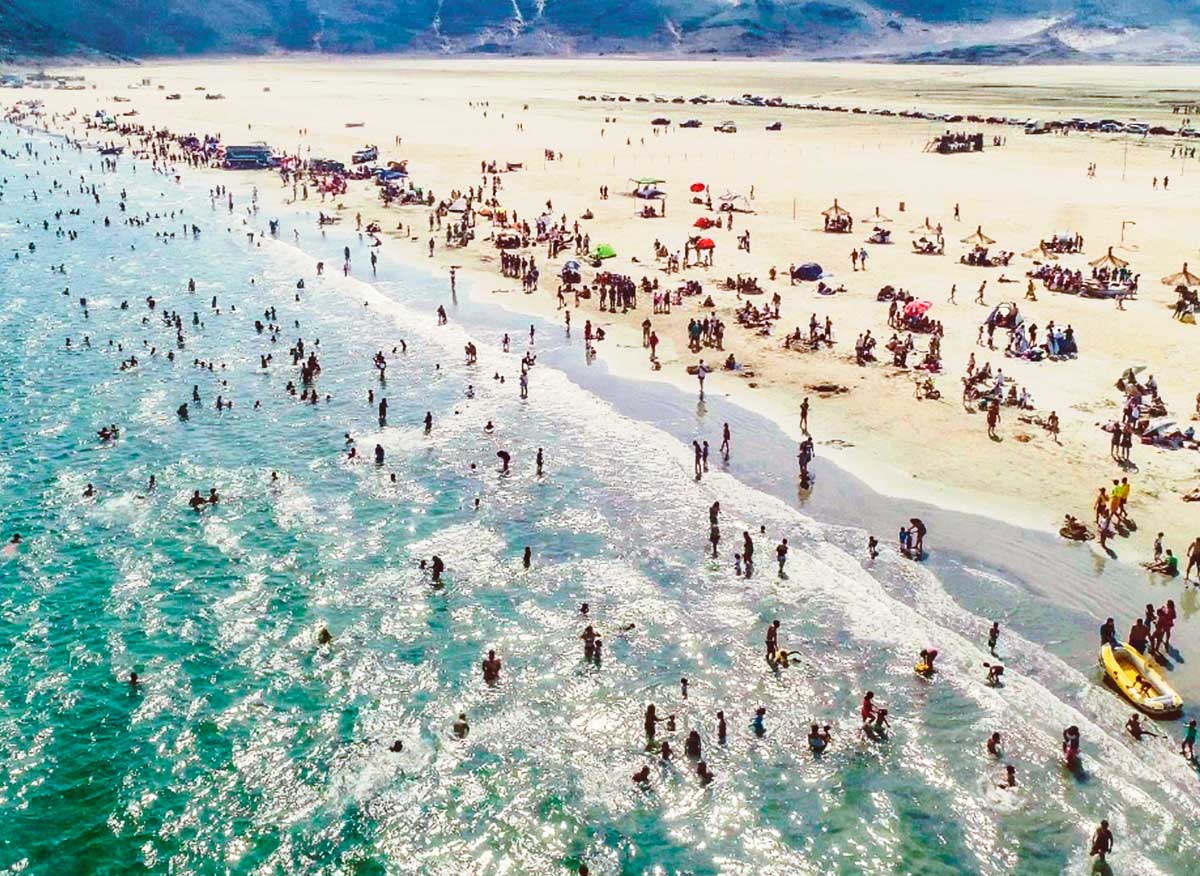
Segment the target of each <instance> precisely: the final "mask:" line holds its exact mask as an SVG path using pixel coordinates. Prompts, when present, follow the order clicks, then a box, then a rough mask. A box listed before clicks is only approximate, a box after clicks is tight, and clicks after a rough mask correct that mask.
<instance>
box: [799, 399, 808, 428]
mask: <svg viewBox="0 0 1200 876" xmlns="http://www.w3.org/2000/svg"><path fill="white" fill-rule="evenodd" d="M800 431H802V432H803V433H804V434H805V435H807V434H808V396H805V397H804V401H802V402H800Z"/></svg>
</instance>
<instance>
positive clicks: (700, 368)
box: [696, 359, 708, 401]
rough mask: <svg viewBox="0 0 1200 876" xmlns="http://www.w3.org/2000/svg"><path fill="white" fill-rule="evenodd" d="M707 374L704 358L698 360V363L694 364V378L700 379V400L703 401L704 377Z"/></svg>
mask: <svg viewBox="0 0 1200 876" xmlns="http://www.w3.org/2000/svg"><path fill="white" fill-rule="evenodd" d="M707 376H708V366H707V365H705V364H704V360H703V359H701V360H700V364H699V365H697V366H696V379H697V380H699V381H700V400H701V401H704V378H705V377H707Z"/></svg>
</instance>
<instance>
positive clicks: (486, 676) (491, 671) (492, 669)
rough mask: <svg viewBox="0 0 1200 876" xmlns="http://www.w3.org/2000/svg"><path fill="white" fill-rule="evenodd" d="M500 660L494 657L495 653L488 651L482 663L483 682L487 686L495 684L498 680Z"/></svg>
mask: <svg viewBox="0 0 1200 876" xmlns="http://www.w3.org/2000/svg"><path fill="white" fill-rule="evenodd" d="M500 666H501V664H500V658H499V657H497V656H496V652H495V651H488V653H487V658H486V659H485V660H484V661H483V664H482V667H483V680H484V681H486V682H487V683H488V684H495V683H496V682H498V681H499V680H500Z"/></svg>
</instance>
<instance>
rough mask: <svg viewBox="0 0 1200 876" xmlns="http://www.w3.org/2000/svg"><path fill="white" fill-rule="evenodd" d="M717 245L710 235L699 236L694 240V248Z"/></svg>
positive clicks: (715, 246)
mask: <svg viewBox="0 0 1200 876" xmlns="http://www.w3.org/2000/svg"><path fill="white" fill-rule="evenodd" d="M716 248H717V245H716V244H715V243H713V239H712V238H711V237H701V238H700V239H699V240H697V241H696V249H716Z"/></svg>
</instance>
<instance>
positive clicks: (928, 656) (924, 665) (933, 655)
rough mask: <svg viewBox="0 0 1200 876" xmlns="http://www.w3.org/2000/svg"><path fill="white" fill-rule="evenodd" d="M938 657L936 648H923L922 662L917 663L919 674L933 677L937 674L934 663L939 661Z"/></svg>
mask: <svg viewBox="0 0 1200 876" xmlns="http://www.w3.org/2000/svg"><path fill="white" fill-rule="evenodd" d="M937 655H938V652H937V649H936V648H922V649H921V654H920V660H919V661H918V663H917V672H920V673H921V674H922V675H933V673H935V672H937V670H936V669H934V668H933V661H934V660H937Z"/></svg>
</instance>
